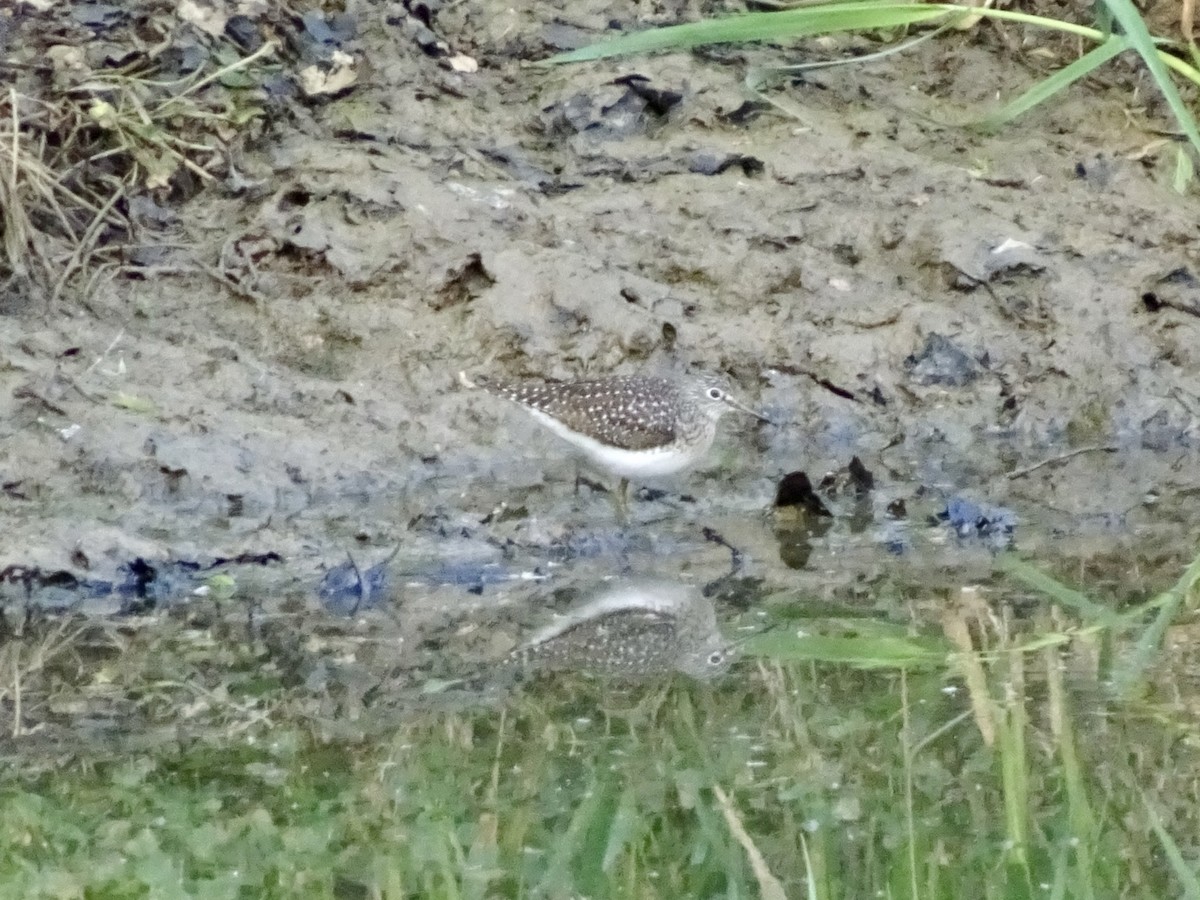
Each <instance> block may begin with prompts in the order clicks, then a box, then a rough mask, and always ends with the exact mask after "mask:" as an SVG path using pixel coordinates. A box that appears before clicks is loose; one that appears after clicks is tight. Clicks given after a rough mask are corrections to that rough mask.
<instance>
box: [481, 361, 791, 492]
mask: <svg viewBox="0 0 1200 900" xmlns="http://www.w3.org/2000/svg"><path fill="white" fill-rule="evenodd" d="M458 377H459V380H460V381H461V382H462V383H463V384H464V385H466V386H467V387H479V388H483V389H484V390H486V391H488V392H489V393H492V394H495V395H496V396H498V397H503V398H505V399H506V400H511V401H513V402H514V403H517V404H519V405H520V406H521V407H523V408H524V409H526V410H527V411H528V412H529V413H530V415H532V416H533V417H534V418H535V419H537V420H538V421H539V422H541V423H542V424H543V425H545V426H546V427H547V428H549V429H550V430H551V431H553V432H554V433H555V434H557V435H558V436H559V437H562V438H564V439H565V440H567V441H568V442H570V443H571V444H572V445H574V446H575V447H577V448H578V449H580V450H582V451H583V453H584V454H585V455H586V456H587V457H588V458H589V459H591V460H592V462H594V463H595V464H596V465H598V466H600V467H601V468H603V469H606V470H608V471H610V472H612V473H614V474H616V475H619V476H620V478H621V483H620V487H619V489H618V493H617V506H618V508H619V509H620V510H621V511H622V512H624V510H625V497H626V493H627V491H628V489H629V479H630V478H644V477H653V476H656V475H669V474H671V473H673V472H678V471H680V470H681V469H685V468H687V467H688V466H690V465H692V464H693V463H695V462H697V461H698V460H699V459H700V458H701V457H703V456H704V454H705V453H707V452H708V449H709V448H710V447H711V446H712V444H713V440H714V439H715V438H716V436H717V422H718V421H719V420H720V418H721V416H723V415H724V414H725V413H727V412H729V411H730V410H732V409H736V410H741V411H742V412H745V413H749V414H750V415H752V416H754V417H755V418H758V419H761V420H762V421H764V422H765V421H767V419H766V417H764V416H762V415H759V414H758V413H757V412H755V411H754V410H752V409H751V408H750V407H748V406H745V405H744V404H742V403H740V402H739V401H737V400H736V399H734V397H733V396H732V395H731V394H730V388H729V382H728V381H727V380H726V379H725V378H723V377H721V376H719V375H696V376H678V377H660V376H656V375H618V376H612V377H609V378H593V379H587V380H585V381H536V380H535V381H516V380H509V379H503V378H482V377H481V378H474V379H471V378H468V377H467V375H466V373H464V372H460V373H459V376H458Z"/></svg>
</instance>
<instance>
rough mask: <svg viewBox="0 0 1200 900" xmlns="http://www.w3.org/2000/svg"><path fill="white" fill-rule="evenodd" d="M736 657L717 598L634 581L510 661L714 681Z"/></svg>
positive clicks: (533, 640) (535, 639)
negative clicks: (722, 623) (721, 625)
mask: <svg viewBox="0 0 1200 900" xmlns="http://www.w3.org/2000/svg"><path fill="white" fill-rule="evenodd" d="M733 654H734V647H733V645H731V644H730V642H729V641H727V640H726V639H725V638H724V636H723V635H722V634H721V631H720V628H719V627H718V626H717V616H716V610H715V609H714V608H713V604H712V601H711V600H709V599H708V598H707V597H705V596H704V595H703V594H701V593H700V591H699V589H697V588H695V587H690V586H687V585H683V584H674V583H667V582H659V581H633V582H630V583H625V584H621V585H618V586H617V587H614V588H610V589H609V590H607V591H605V592H604V593H602V594H601V595H600V596H598V597H596V598H595V599H593V600H592V601H590V602H588V603H586V604H584V605H583V606H582V607H580V608H578V609H576V610H574V611H572V612H570V613H568V614H567V615H565V616H563V617H562V618H561V619H560V620H559V621H557V622H555V623H553V624H551V625H548V626H546V627H545V628H543V629H542V630H540V631H538V632H537V633H535V634H534V635H532V636H531V637H530V638H529V639H528V640H526V641H525V642H524V643H522V645H521V646H519V647H518V648H517V649H516V650H514V651H513V652H512V653H511V654H510V655H509V662H510V663H511V664H516V665H519V666H520V667H521V668H526V669H533V670H540V671H564V670H580V671H585V672H590V673H592V674H596V675H611V676H618V677H633V678H644V677H647V676H651V675H665V674H670V673H671V672H682V673H683V674H685V675H690V676H691V677H693V678H702V679H707V678H712V677H714V676H716V675H719V674H721V673H722V672H724V671H725V670H726V669H728V668H729V664H730V662H731V661H732V657H733Z"/></svg>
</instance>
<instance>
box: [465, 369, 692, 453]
mask: <svg viewBox="0 0 1200 900" xmlns="http://www.w3.org/2000/svg"><path fill="white" fill-rule="evenodd" d="M477 383H478V385H479V386H480V387H481V388H483V389H484V390H486V391H489V392H490V393H492V394H495V395H496V396H498V397H504V398H506V399H508V400H512V401H513V402H514V403H520V404H521V405H522V406H526V407H528V408H530V409H535V410H537V411H538V412H542V413H545V414H546V415H548V416H553V417H554V418H556V419H558V420H559V421H560V422H562V423H563V424H564V425H566V426H567V427H568V428H570V429H571V430H572V431H576V432H578V433H580V434H585V435H587V436H588V437H590V438H592V439H594V440H597V441H600V442H601V443H603V444H607V445H609V446H612V447H619V448H621V449H622V450H650V449H653V448H655V447H661V446H663V445H665V444H669V443H671V442H672V441H673V440H674V439H675V410H674V409H673V404H674V403H676V402H677V401H678V391H677V389H676V387H675V385H674V384H673V383H671V382H670V381H667V380H666V379H663V378H653V377H646V376H631V377H628V378H599V379H595V380H592V381H573V382H553V381H550V382H546V381H507V380H504V379H488V380H486V381H485V380H483V379H479V380H478V381H477Z"/></svg>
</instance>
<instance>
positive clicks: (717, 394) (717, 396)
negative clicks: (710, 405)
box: [708, 387, 725, 400]
mask: <svg viewBox="0 0 1200 900" xmlns="http://www.w3.org/2000/svg"><path fill="white" fill-rule="evenodd" d="M708 399H709V400H724V399H725V392H724V391H723V390H721V389H720V388H718V387H712V388H709V389H708Z"/></svg>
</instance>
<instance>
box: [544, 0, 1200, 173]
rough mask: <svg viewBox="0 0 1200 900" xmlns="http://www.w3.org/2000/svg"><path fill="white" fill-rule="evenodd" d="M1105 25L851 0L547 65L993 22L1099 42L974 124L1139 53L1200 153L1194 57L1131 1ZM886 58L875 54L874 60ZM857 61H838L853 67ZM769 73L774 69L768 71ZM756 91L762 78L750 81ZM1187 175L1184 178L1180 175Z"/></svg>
mask: <svg viewBox="0 0 1200 900" xmlns="http://www.w3.org/2000/svg"><path fill="white" fill-rule="evenodd" d="M1102 13H1103V16H1102V21H1101V22H1099V23H1097V25H1096V26H1095V27H1089V26H1085V25H1080V24H1077V23H1074V22H1068V21H1064V20H1060V19H1053V18H1048V17H1046V16H1038V15H1033V14H1030V13H1026V12H1020V11H1016V10H1008V9H992V8H983V7H976V6H964V5H958V4H950V3H928V4H926V3H903V2H893V0H854V2H823V3H815V4H805V5H803V6H799V7H796V8H792V9H784V10H780V11H776V12H755V13H746V14H742V15H735V16H729V17H720V18H714V19H708V20H704V21H700V22H693V23H688V24H684V25H673V26H667V27H662V28H656V29H651V30H648V31H642V32H637V33H633V34H628V35H623V36H620V37H616V38H612V39H610V40H607V41H604V42H601V43H598V44H592V45H590V46H587V47H582V48H580V49H578V50H572V51H570V52H567V53H560V54H558V55H556V56H553V57H551V58H550V59H548V60H547V63H551V64H561V63H572V62H583V61H587V60H596V59H604V58H609V57H615V56H625V55H629V54H634V53H647V52H659V51H676V50H685V49H691V48H695V47H701V46H705V45H708V44H713V43H726V42H744V41H781V40H791V39H796V38H802V37H812V36H816V35H824V34H835V33H842V32H851V31H860V32H861V31H866V32H872V33H875V34H878V35H897V34H900V33H902V32H903V31H904V30H906V29H910V28H917V27H922V26H926V27H928V26H936V27H937V30H938V31H937V33H940V32H941V31H944V30H946V29H948V28H954V27H962V26H964V25H965V24H966V23H971V22H976V21H978V20H980V19H994V20H1002V21H1007V22H1012V23H1015V24H1020V25H1027V26H1030V27H1034V28H1040V29H1046V30H1050V31H1057V32H1059V33H1063V34H1068V35H1071V36H1074V37H1076V38H1079V39H1081V40H1083V41H1087V42H1089V43H1092V44H1094V45H1095V46H1094V47H1093V49H1091V50H1089V51H1088V52H1086V53H1084V54H1083V55H1082V56H1080V57H1079V58H1078V59H1076V60H1074V61H1073V62H1071V63H1070V64H1068V65H1066V66H1064V67H1063V68H1062V69H1060V70H1059V71H1057V72H1055V73H1053V74H1052V75H1050V76H1048V77H1047V78H1045V79H1043V80H1042V81H1040V82H1039V83H1037V84H1036V85H1035V86H1034V87H1032V88H1030V89H1029V90H1028V91H1026V92H1025V93H1023V94H1022V95H1021V96H1020V97H1017V98H1016V99H1014V100H1012V101H1010V102H1009V103H1007V104H1005V105H1004V106H1003V107H1001V108H1000V109H998V110H996V111H993V112H991V113H989V114H987V115H984V116H982V117H980V118H979V119H977V121H976V122H975V123H974V124H975V125H976V126H979V127H984V128H989V129H995V128H999V127H1001V126H1003V125H1005V124H1007V123H1008V122H1010V121H1012V120H1013V119H1015V118H1017V117H1018V116H1020V115H1022V114H1023V113H1025V112H1028V111H1029V110H1030V109H1033V108H1034V107H1036V106H1039V105H1041V104H1043V103H1045V102H1047V101H1048V100H1049V99H1050V98H1052V97H1054V96H1055V95H1056V94H1058V93H1059V92H1061V91H1063V90H1065V89H1066V88H1067V87H1069V86H1070V85H1072V84H1074V83H1075V82H1076V81H1079V80H1080V79H1081V78H1084V77H1086V76H1088V75H1090V74H1091V73H1092V72H1094V71H1096V70H1097V69H1098V68H1100V67H1101V66H1103V65H1104V64H1105V63H1107V62H1109V61H1111V60H1113V59H1114V58H1116V57H1118V56H1120V55H1122V54H1125V53H1129V52H1132V53H1136V54H1137V55H1138V56H1139V57H1140V58H1141V60H1142V62H1143V64H1144V65H1145V66H1146V68H1147V70H1148V71H1149V73H1150V75H1151V78H1152V80H1153V82H1154V85H1155V86H1156V88H1157V90H1158V91H1159V92H1160V94H1161V95H1162V97H1163V99H1164V100H1165V101H1166V103H1167V105H1168V107H1169V108H1170V110H1171V113H1172V115H1173V116H1174V118H1175V121H1176V123H1177V125H1178V127H1179V129H1180V131H1181V132H1182V134H1183V136H1184V137H1185V138H1186V140H1187V141H1188V143H1189V144H1190V145H1191V148H1192V151H1193V154H1195V153H1197V152H1200V129H1198V128H1197V125H1196V120H1195V117H1194V115H1193V114H1192V112H1191V110H1190V109H1189V108H1188V106H1187V105H1186V104H1185V103H1184V101H1183V99H1182V97H1181V96H1180V93H1179V90H1178V89H1177V88H1176V86H1175V83H1174V81H1173V80H1172V77H1171V73H1172V72H1174V73H1175V74H1176V75H1178V76H1181V77H1182V78H1184V79H1185V80H1186V81H1187V82H1190V83H1191V84H1192V85H1194V86H1200V69H1198V68H1197V66H1196V64H1195V54H1194V53H1193V54H1192V55H1191V56H1190V57H1186V56H1185V54H1182V53H1179V52H1178V49H1179V48H1177V47H1173V46H1172V45H1171V44H1170V42H1167V41H1164V40H1162V39H1158V38H1155V37H1153V36H1152V35H1151V33H1150V30H1149V29H1148V27H1147V25H1146V23H1145V21H1144V20H1143V18H1142V16H1141V14H1140V13H1139V11H1138V9H1137V7H1136V6H1135V5H1134V4H1133V3H1132V2H1131V0H1104V5H1103V7H1102ZM880 55H883V54H872V56H871V58H877V57H878V56H880ZM855 61H856V60H839V61H837V63H853V62H855ZM831 64H836V63H829V62H817V63H804V64H801V65H797V66H786V67H779V68H778V69H776V70H775V71H784V72H794V71H796V70H802V69H806V68H815V67H818V66H828V65H831ZM766 71H770V70H766ZM749 80H750V87H751V88H752V89H755V90H757V88H758V87H760V86H761V84H762V83H763V78H762V73H758V74H755V75H754V76H752V77H751V78H750V79H749ZM1187 163H1188V159H1187V158H1182V159H1180V161H1179V163H1178V164H1177V166H1176V173H1177V177H1176V186H1177V187H1180V188H1182V187H1183V186H1184V184H1185V183H1186V182H1189V181H1190V173H1191V171H1192V170H1193V166H1191V165H1189V164H1187ZM1181 175H1182V177H1180V176H1181Z"/></svg>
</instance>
